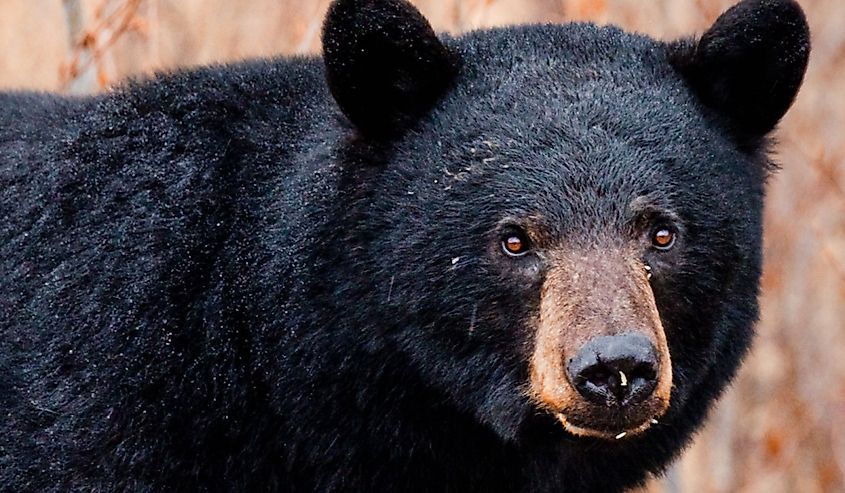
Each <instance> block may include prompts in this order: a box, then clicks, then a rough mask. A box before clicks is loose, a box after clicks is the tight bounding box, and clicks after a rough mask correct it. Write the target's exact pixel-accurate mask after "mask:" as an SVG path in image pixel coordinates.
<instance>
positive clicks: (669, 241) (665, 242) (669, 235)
mask: <svg viewBox="0 0 845 493" xmlns="http://www.w3.org/2000/svg"><path fill="white" fill-rule="evenodd" d="M676 238H677V233H676V232H675V231H674V230H673V229H671V228H668V227H665V226H661V227H659V228H657V229H656V230H655V231H654V233H653V234H652V236H651V244H652V246H653V247H654V248H656V249H658V250H669V249H671V248H672V247H673V246H675V239H676Z"/></svg>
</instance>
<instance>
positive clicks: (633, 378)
mask: <svg viewBox="0 0 845 493" xmlns="http://www.w3.org/2000/svg"><path fill="white" fill-rule="evenodd" d="M566 371H567V373H568V374H569V380H570V382H572V384H573V386H574V387H575V388H576V389H577V390H578V393H579V394H581V395H582V396H583V397H584V398H585V399H587V400H588V401H590V402H592V403H593V404H597V405H601V406H606V407H614V406H626V405H635V404H639V403H641V402H642V401H644V400H645V399H646V398H648V397H649V396H650V395H651V394H652V392H654V389H655V387H656V386H657V371H658V362H657V351H656V350H655V348H654V345H653V344H652V343H651V341H650V340H649V339H648V338H647V337H646V336H644V335H642V334H639V333H624V334H620V335H614V336H600V337H596V338H594V339H592V340H591V341H589V342H588V343H587V344H585V345H584V346H583V347H582V348H581V350H580V351H579V352H578V354H576V355H575V357H574V358H572V359H570V360H569V363H568V364H567V367H566Z"/></svg>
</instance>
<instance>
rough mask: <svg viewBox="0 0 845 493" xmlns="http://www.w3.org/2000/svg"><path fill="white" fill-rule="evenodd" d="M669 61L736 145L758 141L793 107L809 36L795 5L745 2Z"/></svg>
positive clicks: (784, 1) (777, 0)
mask: <svg viewBox="0 0 845 493" xmlns="http://www.w3.org/2000/svg"><path fill="white" fill-rule="evenodd" d="M673 58H674V60H673V62H674V63H675V65H676V66H677V67H678V68H679V70H680V71H681V72H682V73H683V74H684V75H685V76H686V78H687V80H688V81H689V83H690V84H691V85H692V86H693V87H694V88H695V90H696V91H697V92H698V94H699V96H700V97H701V99H702V101H703V102H704V103H705V104H707V105H708V106H711V107H713V108H714V109H716V110H717V111H718V112H719V113H720V114H722V116H724V117H725V118H726V119H727V120H728V122H729V125H730V127H731V129H732V130H733V131H734V132H735V134H736V135H737V136H738V137H739V138H740V140H742V141H745V140H749V139H759V138H760V137H762V136H763V135H765V134H766V133H768V132H770V131H771V130H772V129H773V128H774V127H775V125H777V123H778V121H780V119H781V117H783V115H784V113H786V110H787V109H789V107H790V106H791V105H792V101H793V99H794V98H795V95H796V94H797V92H798V88H799V87H800V86H801V81H802V80H803V79H804V72H805V70H806V69H807V62H808V61H809V58H810V32H809V29H808V27H807V20H806V19H805V17H804V13H803V12H802V10H801V7H800V6H799V5H798V3H797V2H795V1H790V0H746V1H745V2H741V3H739V4H737V5H736V6H734V7H733V8H731V9H729V10H728V11H727V12H725V13H724V14H723V15H722V16H721V17H720V18H719V19H718V20H717V21H716V23H715V24H714V25H713V27H711V28H710V29H709V30H708V31H707V32H706V33H705V34H704V35H703V36H702V37H701V39H700V40H698V41H697V42H694V43H690V42H686V43H679V44H678V45H677V51H676V53H675V54H674V55H673Z"/></svg>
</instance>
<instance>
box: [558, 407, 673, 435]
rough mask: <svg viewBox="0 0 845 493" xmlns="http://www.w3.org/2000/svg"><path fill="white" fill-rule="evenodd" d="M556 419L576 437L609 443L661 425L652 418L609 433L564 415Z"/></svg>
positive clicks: (559, 414) (559, 415) (560, 414)
mask: <svg viewBox="0 0 845 493" xmlns="http://www.w3.org/2000/svg"><path fill="white" fill-rule="evenodd" d="M555 417H556V418H557V420H558V421H559V422H560V423H561V424H562V425H563V429H564V430H566V432H567V433H569V434H571V435H574V436H576V437H589V438H599V439H602V440H607V441H618V440H624V439H628V438H632V437H635V436H637V435H640V434H642V433H644V432H645V431H646V430H648V429H649V428H651V427H652V426H654V425H657V424H659V421H658V420H657V418H651V419H649V420H646V421H645V422H643V423H641V424H639V425H636V426H633V427H627V428H620V429H619V430H617V431H608V430H600V429H597V428H590V427H588V426H584V425H579V424H574V423H573V422H572V421H570V420H569V419H567V417H566V416H565V415H564V414H563V413H557V414H556V415H555Z"/></svg>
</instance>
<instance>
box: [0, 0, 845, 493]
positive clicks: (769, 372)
mask: <svg viewBox="0 0 845 493" xmlns="http://www.w3.org/2000/svg"><path fill="white" fill-rule="evenodd" d="M328 3H329V2H328V0H2V2H0V46H2V54H0V89H39V90H49V91H61V92H65V93H92V92H97V91H103V90H108V88H109V86H111V85H113V84H115V83H118V82H120V81H121V80H122V79H125V78H126V77H129V76H138V75H143V74H149V73H151V72H154V71H158V70H171V69H174V68H177V67H185V66H191V65H198V64H206V63H210V62H222V61H227V60H234V59H240V58H245V57H259V56H270V55H278V54H315V53H318V52H319V49H320V24H321V20H322V16H323V13H324V12H325V9H326V8H327V6H328ZM413 3H415V4H416V5H417V6H418V7H419V8H420V10H422V12H423V13H424V14H425V15H426V16H427V17H428V18H429V19H430V20H431V21H432V23H433V24H434V26H435V28H436V29H438V30H439V31H448V32H452V33H459V32H463V31H467V30H472V29H478V28H482V27H487V26H495V25H503V24H513V23H523V22H555V23H562V22H568V21H591V22H595V23H598V24H607V23H613V24H618V25H620V26H622V27H624V28H626V29H628V30H633V31H639V32H643V33H647V34H649V35H652V36H655V37H657V38H661V39H673V38H676V37H679V36H683V35H688V34H693V33H701V32H702V31H703V30H704V29H706V28H707V26H709V25H710V23H711V22H712V21H713V20H714V19H715V18H716V17H717V16H718V15H719V14H720V13H721V12H722V11H723V10H724V9H726V8H727V7H729V6H730V5H731V4H732V3H734V2H733V1H732V0H648V1H644V0H415V1H414V2H413ZM800 3H801V4H802V5H803V6H804V8H805V10H806V12H807V15H808V17H809V21H810V25H811V28H812V33H813V54H812V57H811V60H810V68H809V72H808V75H807V78H806V81H805V85H804V88H803V90H802V92H801V93H800V95H799V97H798V100H797V103H796V105H795V107H794V109H793V110H792V111H791V112H790V113H789V114H788V115H787V116H786V118H785V120H784V121H783V123H782V125H781V128H780V130H779V132H778V134H777V135H778V138H779V140H780V143H781V144H780V146H779V147H778V153H777V155H776V160H777V161H778V162H779V163H781V164H782V166H783V169H782V170H781V171H780V172H779V173H778V174H777V175H776V176H774V178H773V179H772V180H771V184H770V188H769V190H770V194H769V201H768V209H767V215H766V221H767V224H766V225H767V230H766V269H765V275H764V279H763V313H762V320H761V322H760V324H759V327H758V328H759V337H758V339H757V341H756V346H755V347H754V350H753V352H752V355H751V357H750V358H749V359H748V360H747V361H746V364H745V366H744V367H743V369H742V371H741V373H740V377H739V379H738V380H737V381H736V383H735V384H734V385H733V387H732V388H731V390H730V391H729V392H728V393H727V394H726V395H725V397H724V398H723V399H722V400H721V402H720V403H719V405H718V407H717V408H716V410H715V411H714V412H713V413H712V415H711V418H710V420H709V421H708V425H707V427H706V428H705V429H704V431H703V432H702V433H700V434H699V436H698V438H697V439H696V441H695V444H694V445H693V446H692V447H691V448H690V449H689V450H688V451H687V452H686V453H685V454H684V456H683V459H682V460H680V461H679V462H678V463H677V464H675V465H674V466H673V467H672V468H671V469H670V471H669V472H668V474H667V476H666V477H665V478H660V479H655V480H654V481H653V482H652V484H651V485H649V487H648V488H646V489H645V490H644V491H648V492H654V493H656V492H667V493H668V492H672V493H678V492H696V493H698V492H704V493H709V492H761V493H762V492H765V493H778V492H802V493H813V492H831V491H845V2H843V1H841V0H800Z"/></svg>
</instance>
